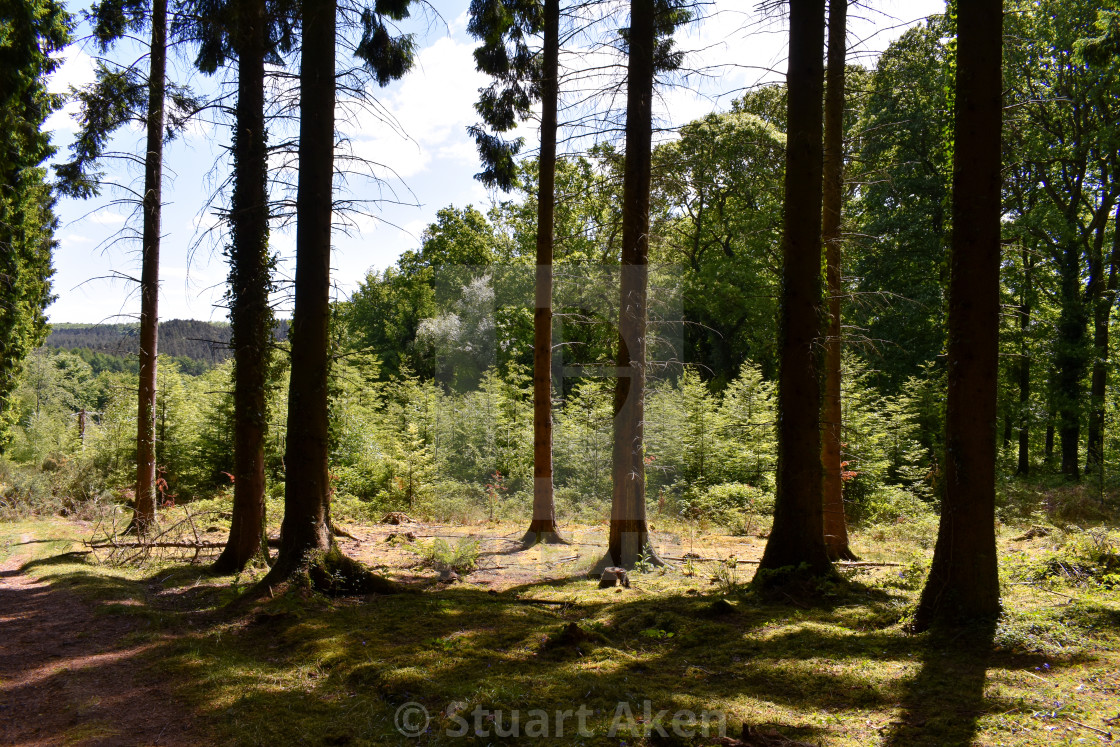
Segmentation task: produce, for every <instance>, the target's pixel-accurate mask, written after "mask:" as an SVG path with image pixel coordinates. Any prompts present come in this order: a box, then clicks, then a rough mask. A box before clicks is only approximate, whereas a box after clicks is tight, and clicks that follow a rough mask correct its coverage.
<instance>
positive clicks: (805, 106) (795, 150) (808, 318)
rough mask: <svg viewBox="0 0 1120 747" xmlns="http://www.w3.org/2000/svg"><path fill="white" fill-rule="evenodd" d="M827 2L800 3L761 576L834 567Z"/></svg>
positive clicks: (793, 10) (793, 18) (793, 29)
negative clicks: (827, 354)
mask: <svg viewBox="0 0 1120 747" xmlns="http://www.w3.org/2000/svg"><path fill="white" fill-rule="evenodd" d="M824 10H825V3H824V0H791V2H790V15H789V22H790V32H789V38H790V45H789V46H790V49H789V73H788V74H787V76H786V81H787V87H788V96H789V119H788V122H789V130H788V133H787V137H786V185H785V217H784V223H783V229H782V293H781V299H780V311H779V329H778V334H779V336H780V347H779V361H780V362H779V374H778V376H779V378H778V412H779V413H780V417H779V419H778V474H777V492H776V494H775V500H774V526H773V529H772V530H771V532H770V537H769V539H768V540H767V542H766V549H765V551H764V552H763V555H762V560H761V562H760V563H759V575H757V576H756V579H759V580H761V579H763V578H764V576H763V575H762V574H763V573H764V572H766V571H772V570H775V569H778V568H782V567H785V566H793V567H799V566H802V565H803V564H804V565H806V566H807V567H808V570H809V571H810V572H811V573H814V574H824V573H827V572H828V571H829V570H830V568H831V563H830V562H829V558H828V553H827V550H826V548H825V544H824V524H823V514H824V512H823V505H822V500H821V496H822V493H821V489H822V479H821V478H822V475H821V460H820V453H821V419H820V413H821V410H820V404H821V387H820V384H821V379H820V376H821V361H820V356H819V353H818V346H819V340H820V338H821V331H822V330H821V328H820V327H821V325H820V322H821V311H822V309H821V259H822V257H821V212H822V168H823V145H822V123H821V120H822V102H823V99H824V59H823V53H824V28H825V12H824Z"/></svg>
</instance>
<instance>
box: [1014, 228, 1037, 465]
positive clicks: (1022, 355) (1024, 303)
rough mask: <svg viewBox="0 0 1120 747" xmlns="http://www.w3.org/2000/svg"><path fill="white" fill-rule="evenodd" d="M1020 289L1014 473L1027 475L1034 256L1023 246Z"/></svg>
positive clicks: (1028, 462)
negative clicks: (1017, 407)
mask: <svg viewBox="0 0 1120 747" xmlns="http://www.w3.org/2000/svg"><path fill="white" fill-rule="evenodd" d="M1022 256H1023V260H1022V261H1023V291H1022V296H1021V297H1020V299H1019V464H1018V467H1017V468H1016V470H1015V474H1017V475H1021V476H1023V477H1026V476H1027V475H1029V474H1030V471H1031V456H1030V439H1031V420H1030V403H1031V348H1030V341H1029V339H1028V335H1029V333H1030V326H1031V305H1032V304H1031V301H1032V298H1031V295H1032V293H1033V292H1034V289H1033V288H1032V283H1033V280H1034V260H1033V259H1032V258H1031V256H1030V252H1029V251H1028V250H1027V248H1026V247H1025V246H1024V247H1023V253H1022Z"/></svg>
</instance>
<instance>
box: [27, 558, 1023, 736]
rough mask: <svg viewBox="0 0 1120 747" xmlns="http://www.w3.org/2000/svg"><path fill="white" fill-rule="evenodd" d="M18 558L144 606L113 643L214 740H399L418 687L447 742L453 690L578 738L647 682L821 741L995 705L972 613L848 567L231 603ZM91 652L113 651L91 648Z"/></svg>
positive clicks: (920, 725)
mask: <svg viewBox="0 0 1120 747" xmlns="http://www.w3.org/2000/svg"><path fill="white" fill-rule="evenodd" d="M67 563H69V565H67ZM52 566H57V568H53V567H52ZM36 567H37V568H40V569H45V568H51V571H50V572H49V573H50V574H51V575H50V576H49V579H48V580H49V581H50V583H51V584H53V585H66V586H73V587H75V588H76V589H77V590H78V591H80V592H81V594H82V596H83V597H85V598H86V599H90V598H92V599H94V600H98V601H103V600H108V601H111V602H117V604H109V605H103V606H105V607H106V609H107V611H109V612H110V616H111V618H113V619H116V618H118V617H121V618H122V619H123V618H125V617H126V616H130V615H140V616H139V617H132V618H131V619H132V620H134V621H135V622H136V623H141V622H142V621H143V620H144V617H143V616H142V615H143V614H145V611H146V614H148V615H149V616H153V617H154V616H157V615H158V616H159V617H160V619H161V620H163V621H164V622H163V623H162V624H163V625H164V627H163V629H162V630H161V631H159V635H158V636H156V635H151V636H149V635H143V636H135V637H134V638H133V640H136V641H138V642H143V643H146V644H148V648H147V649H146V653H145V654H144V655H143V656H139V657H135V658H132V659H128V661H131V662H136V663H138V664H141V665H143V666H144V667H147V670H146V671H158V672H159V673H160V674H161V675H163V676H164V678H165V679H166V680H167V681H168V682H171V683H174V684H173V685H170V687H174V696H175V699H176V700H180V701H185V702H189V703H191V704H192V708H193V711H194V714H195V716H196V717H197V718H198V719H200V720H203V721H206V722H207V723H209V722H211V721H212V722H213V723H214V724H215V727H216V728H217V729H219V730H220V731H221V732H222V735H223V739H222V740H219V741H226V742H243V743H269V742H273V743H290V742H293V741H301V740H302V741H310V742H320V743H323V742H327V743H338V744H343V743H363V742H365V743H373V744H398V743H399V744H411V743H415V741H414V740H412V739H409V738H405V737H403V736H402V735H401V734H400V733H399V732H398V730H397V728H396V727H395V726H394V715H395V712H396V711H397V709H398V708H400V707H403V706H404V705H406V704H409V703H419V704H421V705H422V706H424V708H426V709H427V711H428V714H429V715H430V716H431V719H432V720H431V722H430V724H429V729H428V731H427V732H425V733H424V734H423V735H421V737H420V739H421V741H422V742H425V743H431V744H437V743H456V742H457V741H459V740H452V739H446V738H445V737H446V731H447V729H448V728H450V727H452V726H454V723H453V722H452V721H451V720H450V717H449V716H448V715H447V714H448V713H450V712H454V708H456V707H458V705H457V704H464V705H463V706H462V707H466V708H475V707H481V708H485V709H489V710H490V711H494V710H499V709H504V711H505V713H506V715H507V717H508V716H509V714H510V713H511V712H512V710H513V709H520V711H521V713H522V714H525V713H526V712H527V711H528V710H529V709H534V708H539V709H547V710H548V711H550V712H554V711H555V710H559V709H574V708H576V707H578V706H580V705H581V704H582V705H586V706H587V707H589V708H591V709H592V711H593V712H594V713H595V715H594V716H593V717H592V719H591V720H592V724H593V726H594V728H595V729H596V730H597V733H596V736H595V737H594V738H592V739H589V740H588V743H593V744H594V743H602V744H617V743H618V739H614V740H613V741H612V740H610V739H608V736H607V729H608V727H609V725H610V724H611V721H612V715H613V714H615V713H616V711H617V709H618V708H619V707H620V704H622V703H626V704H628V706H629V707H630V708H631V709H632V711H633V713H634V714H636V715H641V714H642V710H643V707H644V704H645V703H646V702H647V701H648V702H649V703H650V704H651V707H652V708H653V711H654V712H655V713H656V712H658V711H661V710H668V711H669V712H670V713H674V712H678V711H681V710H690V711H692V712H703V711H719V712H721V713H724V714H726V730H727V733H728V735H729V736H736V735H738V733H739V730H740V728H741V724H742V723H744V722H747V723H750V724H752V725H756V726H761V725H767V726H766V727H765V728H773V727H777V728H778V729H779V731H781V732H782V733H784V734H785V735H786V736H788V737H793V738H796V739H799V740H803V741H809V742H811V743H813V742H816V741H818V740H819V741H822V742H824V743H828V742H829V741H830V740H832V739H833V738H834V737H836V736H838V734H836V731H837V730H842V734H843V736H844V737H845V738H847V739H861V740H864V741H866V740H868V739H877V738H878V737H879V734H878V733H876V732H875V731H874V729H873V727H872V726H870V725H867V722H868V717H867V714H868V713H873V714H877V715H876V719H877V720H879V721H882V722H883V723H890V720H893V721H894V723H891V724H890V725H889V726H888V727H887V731H886V734H885V736H886V742H885V743H886V744H890V745H898V746H901V745H924V744H928V745H934V744H937V745H941V744H946V745H951V744H968V743H969V741H970V740H972V739H973V737H974V736H975V735H976V733H977V726H976V724H977V719H978V717H979V716H980V714H982V713H985V712H988V711H991V710H993V709H995V708H996V707H998V706H1000V705H1001V702H999V701H998V700H997V699H993V698H985V696H984V692H983V690H984V683H985V678H986V673H987V669H988V667H989V665H990V663H991V658H992V656H993V654H992V653H991V651H992V633H991V631H990V630H989V631H986V633H985V635H981V636H980V637H976V636H970V637H968V638H967V639H966V638H957V639H952V638H937V637H934V636H910V635H906V634H904V633H902V632H901V631H900V630H899V629H898V626H897V623H898V621H899V619H900V617H901V615H902V614H903V612H904V611H905V607H906V604H907V603H908V601H909V596H908V595H907V594H906V593H905V592H902V591H895V590H890V589H883V588H877V587H869V586H862V585H860V584H854V583H852V584H847V585H843V586H838V587H837V588H836V589H835V590H834V592H833V593H831V594H829V595H825V596H823V597H821V598H819V599H816V600H814V601H813V602H812V603H811V604H809V603H803V604H802V605H801V606H798V605H789V604H780V603H776V602H773V601H768V600H766V599H763V598H760V597H757V596H752V595H750V594H747V595H736V594H725V593H721V592H718V591H716V590H715V588H714V587H713V589H712V590H711V591H710V592H707V593H693V594H688V593H674V592H666V591H661V592H654V591H652V590H650V589H649V588H648V587H647V588H642V586H643V585H644V583H645V582H644V579H643V578H642V577H639V578H638V579H637V582H638V583H637V584H636V585H635V588H633V589H628V590H624V591H622V592H619V593H615V592H614V590H608V589H603V590H600V589H598V588H597V582H596V581H595V580H592V579H588V578H587V577H586V576H584V575H582V574H576V575H572V576H570V577H567V578H564V579H560V580H549V581H542V582H536V583H531V584H525V585H523V586H518V587H514V588H512V589H509V590H507V591H505V592H502V593H490V592H488V591H487V590H485V589H479V588H475V587H472V586H469V585H454V586H451V587H446V588H441V587H428V588H427V589H426V590H424V591H422V592H421V593H416V594H402V595H395V596H386V597H357V598H346V599H326V598H324V597H321V596H318V595H314V594H311V593H310V592H307V591H306V590H304V591H299V592H296V593H289V594H287V595H284V596H278V597H276V598H275V599H270V598H267V597H266V598H264V599H262V600H259V601H258V602H255V603H254V604H252V605H245V606H242V607H241V608H239V611H237V612H234V611H230V610H225V609H219V607H218V606H217V605H218V604H219V603H220V602H221V601H222V600H229V599H231V598H233V596H235V594H236V589H234V588H231V586H230V583H229V582H226V581H218V580H216V579H213V578H212V577H211V578H209V585H206V584H203V585H202V586H199V585H198V582H199V580H200V579H202V578H204V577H206V576H207V574H206V571H205V568H203V567H200V566H192V565H186V564H184V565H181V566H172V567H164V568H160V569H159V570H158V571H155V572H153V573H151V574H148V575H147V576H146V577H145V578H140V579H126V578H120V577H117V576H107V575H106V574H105V572H104V571H103V569H100V568H94V567H92V566H90V565H88V564H82V563H80V562H76V561H75V560H74V559H73V558H70V559H68V560H65V561H63V560H54V561H52V560H51V559H44V560H43V561H41V562H40V564H39V565H38V566H36ZM175 600H178V601H175ZM136 604H138V605H139V606H138V607H137V608H136V610H135V611H132V609H133V608H132V607H131V606H130V605H136ZM200 610H208V611H200ZM33 616H34V615H32V617H33ZM28 619H30V618H28ZM572 626H575V628H574V629H573V627H572ZM146 629H147V628H146V627H145V630H146ZM59 635H60V636H62V635H64V633H63V632H60V633H59ZM1005 658H1006V657H1005ZM999 663H1000V665H1001V666H1003V667H1005V668H1012V669H1013V668H1016V667H1025V666H1031V665H1033V664H1035V663H1037V662H1036V661H1034V660H1031V661H1030V662H1027V661H1026V660H1017V661H1012V660H1003V659H1001V660H1000V662H999ZM91 666H93V667H95V668H96V667H98V666H99V665H98V664H96V663H94V664H91ZM104 671H105V672H106V673H107V675H111V674H112V673H113V672H115V671H116V670H114V669H112V668H111V667H110V666H109V665H108V664H107V663H106V665H105V669H104ZM899 712H901V714H902V715H901V717H899V718H894V714H896V713H899ZM278 713H281V714H284V718H282V719H278V718H276V716H275V714H278ZM822 714H827V715H828V719H831V723H829V722H827V720H823V719H822V718H821V715H822ZM834 724H838V725H834ZM485 727H486V729H488V730H489V731H488V733H487V735H482V736H478V738H477V739H474V738H468V739H466V740H464V741H466V742H467V743H478V744H486V743H492V744H512V743H515V742H523V741H526V740H525V738H524V735H523V736H522V737H521V738H520V739H502V738H497V739H495V737H496V736H497V735H496V734H495V733H494V731H493V723H492V722H487V723H486V724H485ZM619 736H621V737H622V738H624V739H626V741H630V739H629V738H628V735H625V734H623V735H619ZM472 737H473V735H472ZM530 741H531V740H530ZM638 741H641V740H638ZM552 742H553V743H556V740H555V739H553V740H552ZM561 743H563V740H561ZM650 743H654V742H650ZM660 743H663V744H697V742H696V741H687V740H681V741H674V738H672V737H671V738H669V739H668V741H661V742H660ZM700 743H702V744H710V743H711V742H700Z"/></svg>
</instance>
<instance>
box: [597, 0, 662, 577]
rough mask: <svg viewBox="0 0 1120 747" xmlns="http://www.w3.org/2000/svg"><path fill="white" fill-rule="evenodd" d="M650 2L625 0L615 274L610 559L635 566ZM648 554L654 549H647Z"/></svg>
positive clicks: (642, 531) (640, 511)
mask: <svg viewBox="0 0 1120 747" xmlns="http://www.w3.org/2000/svg"><path fill="white" fill-rule="evenodd" d="M654 12H655V5H654V0H632V2H631V4H630V36H629V47H630V49H629V62H628V67H627V83H626V163H625V166H624V169H623V180H622V266H621V277H620V278H619V319H618V358H617V360H616V364H617V371H618V374H617V375H618V378H617V379H616V382H615V390H614V413H615V416H614V449H613V470H612V476H613V493H612V500H611V526H610V537H609V540H608V547H607V555H608V557H607V558H604V561H607V560H609V563H608V564H609V565H615V566H619V567H622V568H633V567H634V565H635V563H637V561H638V559H639V557H640V556H641V555H642V553H643V551H644V550H645V549H646V547H647V546H649V545H650V539H649V526H648V524H647V523H646V482H645V460H644V453H645V450H644V432H643V420H644V413H645V382H646V303H647V296H648V282H649V266H648V261H649V205H650V197H649V190H650V166H651V161H652V159H651V146H652V140H653V129H652V128H653V109H652V101H653V75H654V59H653V55H654V41H655V31H654ZM651 555H652V553H651Z"/></svg>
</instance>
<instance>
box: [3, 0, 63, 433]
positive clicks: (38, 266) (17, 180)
mask: <svg viewBox="0 0 1120 747" xmlns="http://www.w3.org/2000/svg"><path fill="white" fill-rule="evenodd" d="M0 27H2V28H3V32H2V33H0V129H2V130H3V135H0V138H2V139H0V453H3V450H4V447H5V446H6V445H7V444H8V442H9V439H10V431H9V429H10V427H11V425H12V420H13V418H14V410H13V408H12V406H11V405H12V402H11V396H12V393H13V392H14V391H15V388H16V384H17V381H18V377H19V374H20V371H21V369H22V363H23V360H24V358H25V357H26V356H27V354H28V353H30V352H31V351H32V350H33V349H35V348H36V347H38V346H39V345H40V344H42V342H43V340H44V339H45V338H46V336H47V324H46V316H45V315H44V311H45V309H46V307H47V304H49V303H50V301H51V295H50V289H51V286H50V278H51V275H52V274H53V272H54V271H53V269H52V267H51V254H52V251H53V249H54V246H55V241H54V231H55V228H56V226H57V220H56V219H55V216H54V196H53V194H52V192H51V188H50V186H49V185H48V184H47V183H46V181H45V174H44V170H43V168H42V167H41V164H42V163H43V161H45V160H46V159H47V158H49V157H50V156H51V154H52V153H53V152H54V149H53V148H52V147H51V144H50V135H49V133H47V132H44V131H43V129H42V126H43V123H44V122H45V121H46V119H47V117H49V116H50V115H51V113H52V112H54V111H55V110H57V109H58V107H59V106H60V105H61V101H60V98H59V97H58V96H55V95H52V94H50V93H49V92H48V91H47V87H46V81H47V76H49V75H50V74H51V73H52V72H54V70H55V69H57V67H58V65H59V60H58V58H57V57H54V56H52V55H54V54H55V53H57V52H59V51H60V50H61V49H62V48H63V47H64V46H66V44H67V43H68V42H69V40H70V16H69V14H68V13H67V12H66V10H65V8H64V7H63V5H62V3H60V2H53V1H52V0H28V1H25V2H3V3H0Z"/></svg>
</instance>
